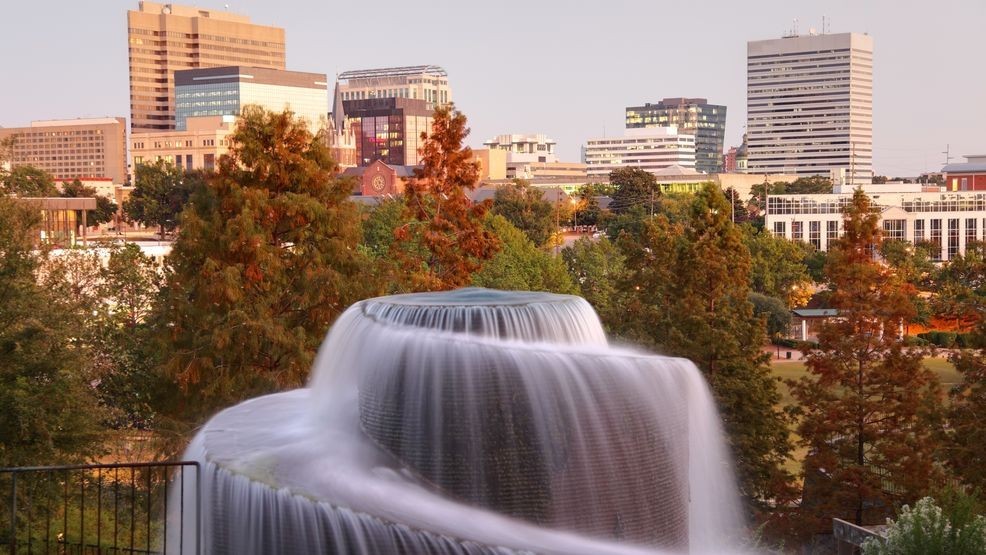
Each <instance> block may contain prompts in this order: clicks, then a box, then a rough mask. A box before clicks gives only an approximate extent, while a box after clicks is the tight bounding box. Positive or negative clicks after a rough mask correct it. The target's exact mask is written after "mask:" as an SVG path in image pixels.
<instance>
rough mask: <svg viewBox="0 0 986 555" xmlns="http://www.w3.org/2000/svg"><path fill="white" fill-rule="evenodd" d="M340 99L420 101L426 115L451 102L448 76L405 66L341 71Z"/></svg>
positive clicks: (433, 68)
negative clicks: (425, 108) (422, 102)
mask: <svg viewBox="0 0 986 555" xmlns="http://www.w3.org/2000/svg"><path fill="white" fill-rule="evenodd" d="M338 81H339V92H340V93H341V94H342V99H343V100H346V101H349V100H372V99H381V98H403V99H411V100H423V101H424V102H425V106H426V107H427V109H428V111H434V110H435V108H436V107H438V106H444V105H446V104H448V103H450V102H452V89H450V88H449V85H448V73H446V72H445V70H444V69H442V68H441V67H439V66H430V65H426V66H405V67H387V68H379V69H361V70H355V71H345V72H343V73H341V74H339V76H338Z"/></svg>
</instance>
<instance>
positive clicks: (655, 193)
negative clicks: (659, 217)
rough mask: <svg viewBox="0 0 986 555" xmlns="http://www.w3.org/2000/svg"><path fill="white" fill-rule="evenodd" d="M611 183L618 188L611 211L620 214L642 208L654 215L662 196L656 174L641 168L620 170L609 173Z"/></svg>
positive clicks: (614, 194) (611, 204)
mask: <svg viewBox="0 0 986 555" xmlns="http://www.w3.org/2000/svg"><path fill="white" fill-rule="evenodd" d="M609 183H610V185H612V186H614V187H615V188H616V191H615V192H614V193H613V202H612V203H610V205H609V209H610V210H612V211H613V212H616V213H618V214H620V213H623V212H626V211H627V210H630V209H632V208H634V207H638V206H641V207H645V208H646V209H647V211H648V212H649V213H651V214H653V213H654V210H655V209H656V206H657V204H656V202H657V201H658V200H659V198H660V196H661V188H660V187H658V185H657V178H656V177H654V174H652V173H650V172H648V171H645V170H642V169H640V168H620V169H617V170H613V171H611V172H610V173H609Z"/></svg>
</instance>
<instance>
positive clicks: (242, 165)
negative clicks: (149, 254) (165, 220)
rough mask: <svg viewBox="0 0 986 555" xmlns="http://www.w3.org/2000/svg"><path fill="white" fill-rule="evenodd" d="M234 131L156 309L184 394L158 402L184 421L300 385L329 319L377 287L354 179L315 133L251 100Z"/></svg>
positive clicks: (185, 228)
mask: <svg viewBox="0 0 986 555" xmlns="http://www.w3.org/2000/svg"><path fill="white" fill-rule="evenodd" d="M230 139H231V143H232V145H231V147H230V151H229V154H228V155H227V156H223V157H222V158H221V159H220V161H219V170H218V172H217V174H216V175H215V176H214V177H212V178H211V179H210V180H209V182H208V186H207V188H204V189H202V190H200V191H198V192H197V193H196V194H195V195H194V196H193V197H192V199H191V200H190V202H189V206H188V208H187V209H186V210H185V212H184V213H183V214H182V227H181V231H180V233H179V234H178V238H177V241H176V242H175V245H174V250H173V251H172V253H171V255H170V256H169V257H168V259H167V267H166V269H167V276H166V286H165V290H164V304H163V307H162V313H161V314H160V315H159V316H158V317H159V318H160V320H161V322H162V325H161V329H163V330H165V333H166V336H165V337H164V344H165V348H166V349H167V356H166V360H165V363H164V367H163V369H164V371H165V375H166V376H167V377H168V378H169V379H170V380H172V381H173V382H174V383H175V384H176V385H177V386H178V387H179V388H180V395H178V397H177V399H176V401H177V404H175V405H172V406H167V407H165V408H166V409H167V410H168V411H169V412H170V413H171V414H172V415H175V416H177V417H178V418H180V419H182V420H185V421H192V422H194V421H196V420H197V419H199V418H201V417H203V416H205V415H207V414H209V413H210V412H211V411H213V410H215V409H216V408H218V407H222V406H225V405H228V404H230V403H233V402H236V401H239V400H241V399H244V398H247V397H252V396H255V395H257V394H261V393H266V392H270V391H273V390H276V389H280V388H289V387H297V386H300V385H301V384H302V383H303V382H304V379H305V377H306V376H307V374H308V370H309V368H310V367H311V363H312V360H313V358H314V355H315V351H316V349H317V348H318V346H319V344H320V343H321V341H322V338H323V336H324V334H325V333H326V331H327V330H328V327H329V325H330V324H331V323H332V321H333V320H334V319H335V317H336V316H337V315H338V314H339V313H340V312H341V311H342V310H344V309H345V308H346V307H347V306H349V304H351V303H352V302H354V301H355V300H357V299H359V298H363V297H364V296H366V295H367V294H371V293H373V292H376V290H374V289H373V287H374V284H373V280H372V279H370V278H369V277H368V275H367V274H366V273H365V272H364V269H365V266H366V264H365V260H364V257H363V256H362V255H361V254H360V253H359V252H358V250H357V243H358V242H359V239H360V237H359V233H360V229H359V222H358V218H359V213H358V211H357V210H356V209H355V207H354V206H352V204H351V203H350V202H349V201H348V200H347V199H348V196H349V192H350V188H349V182H347V181H345V180H342V179H338V178H337V177H335V176H336V173H337V172H336V165H335V164H334V163H333V162H332V161H331V160H330V158H329V155H328V150H327V149H326V148H325V147H324V146H323V144H322V143H321V141H320V139H319V137H317V136H313V135H312V134H311V133H310V132H309V131H308V129H307V126H306V125H305V123H304V122H303V121H302V120H299V119H296V118H295V117H294V115H293V113H291V112H290V111H285V112H283V113H271V112H267V111H265V110H263V109H262V108H259V107H248V108H246V109H244V111H243V113H242V114H241V116H240V119H239V123H238V125H237V127H236V130H235V132H234V133H233V134H232V135H231V136H230Z"/></svg>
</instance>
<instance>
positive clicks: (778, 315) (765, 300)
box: [750, 292, 791, 337]
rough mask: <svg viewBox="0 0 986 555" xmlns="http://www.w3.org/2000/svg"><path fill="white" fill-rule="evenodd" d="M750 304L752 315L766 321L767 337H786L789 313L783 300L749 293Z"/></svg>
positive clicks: (789, 319) (789, 320)
mask: <svg viewBox="0 0 986 555" xmlns="http://www.w3.org/2000/svg"><path fill="white" fill-rule="evenodd" d="M750 302H751V303H753V314H754V315H755V316H760V317H763V318H764V319H765V320H766V322H767V335H769V336H770V337H781V336H784V335H787V332H788V330H789V329H790V328H791V311H790V310H789V309H788V305H787V303H786V302H784V300H783V299H778V298H777V297H768V296H767V295H762V294H760V293H755V292H751V293H750Z"/></svg>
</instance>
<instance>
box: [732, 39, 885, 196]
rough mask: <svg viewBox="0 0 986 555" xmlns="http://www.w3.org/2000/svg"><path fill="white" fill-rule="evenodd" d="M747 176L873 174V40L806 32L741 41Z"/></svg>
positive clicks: (858, 178)
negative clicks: (744, 56)
mask: <svg viewBox="0 0 986 555" xmlns="http://www.w3.org/2000/svg"><path fill="white" fill-rule="evenodd" d="M746 130H747V147H748V152H747V154H748V161H747V163H748V167H749V169H748V171H749V172H750V173H794V174H798V175H800V176H810V175H823V176H829V175H830V174H831V172H832V170H842V169H844V170H845V171H846V175H847V176H848V180H849V181H850V182H852V183H854V184H855V183H868V182H870V181H871V179H872V177H873V39H872V38H871V37H869V36H867V35H862V34H858V33H842V34H822V35H817V34H810V35H807V36H788V37H784V38H780V39H774V40H760V41H752V42H749V43H747V129H746Z"/></svg>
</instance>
